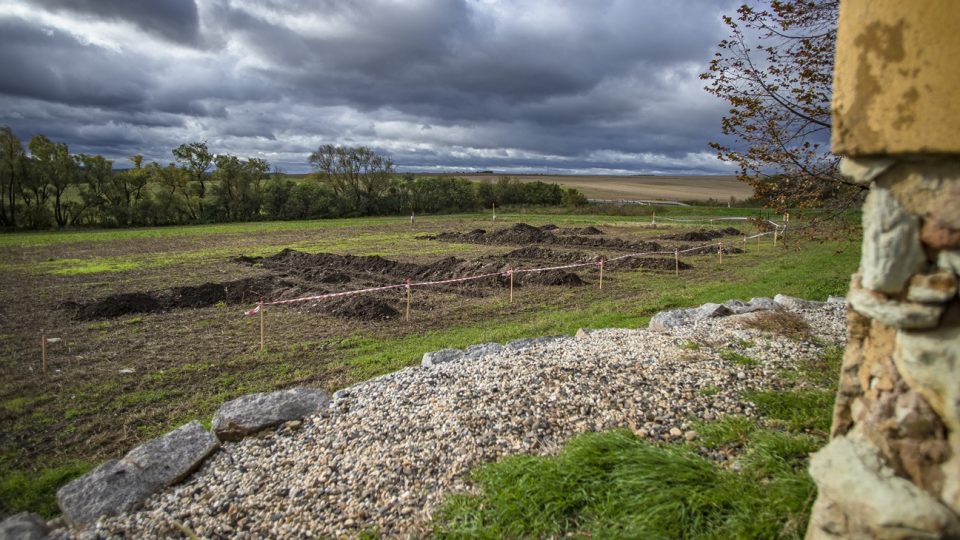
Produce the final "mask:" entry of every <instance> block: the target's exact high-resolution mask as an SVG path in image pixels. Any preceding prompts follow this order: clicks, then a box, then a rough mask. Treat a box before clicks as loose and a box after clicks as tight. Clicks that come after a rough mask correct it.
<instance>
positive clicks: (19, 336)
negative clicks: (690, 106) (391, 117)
mask: <svg viewBox="0 0 960 540" xmlns="http://www.w3.org/2000/svg"><path fill="white" fill-rule="evenodd" d="M664 212H668V211H666V210H664ZM669 212H675V213H674V214H670V215H675V216H687V217H690V216H693V215H694V214H700V215H704V214H706V213H709V214H710V215H730V214H732V213H736V212H737V210H736V209H726V208H723V209H713V210H710V209H704V208H695V209H675V210H674V209H671V210H670V211H669ZM660 215H661V214H660V213H658V216H660ZM521 221H522V222H525V223H529V224H532V225H545V224H548V223H553V224H556V225H558V226H561V227H583V226H586V225H593V226H596V227H599V228H601V229H603V231H604V232H605V233H606V234H605V237H610V238H613V237H616V238H622V239H626V240H636V241H639V240H655V239H657V238H658V237H661V236H663V235H664V234H669V233H676V232H678V231H685V230H690V229H691V228H693V227H695V226H696V225H691V224H673V225H671V226H663V225H661V226H660V227H658V228H651V227H650V226H649V221H650V220H649V217H646V216H636V217H624V216H588V215H577V216H564V215H550V214H533V213H526V214H522V215H521V214H502V213H501V214H500V215H499V216H498V222H497V223H495V224H494V223H491V221H490V220H489V217H488V216H485V215H480V214H477V215H457V216H437V217H428V216H421V217H420V218H418V220H417V222H416V224H415V225H411V224H410V223H409V221H408V220H407V219H405V218H373V219H356V220H327V221H310V222H271V223H242V224H229V225H209V226H193V227H170V228H156V229H131V230H116V231H76V232H64V233H23V234H11V235H4V236H0V254H2V257H0V317H2V319H3V320H4V325H3V329H2V331H0V380H2V382H0V421H2V422H3V426H4V429H3V431H2V433H0V514H8V513H11V512H13V511H17V510H21V509H32V510H35V511H40V512H41V513H43V514H45V515H50V514H51V513H52V512H54V511H55V507H54V506H53V504H52V493H53V491H54V490H55V489H56V487H57V486H59V485H61V484H62V483H63V482H65V481H67V480H69V479H70V478H72V477H73V476H76V475H77V474H80V473H82V472H83V471H84V470H87V469H88V468H90V467H92V466H93V465H94V464H96V463H98V462H100V461H102V460H104V459H107V458H111V457H117V456H119V455H122V454H123V453H124V452H125V451H126V450H128V449H130V448H131V447H133V446H135V445H136V444H139V443H141V442H143V441H145V440H146V439H148V438H151V437H154V436H156V435H158V434H161V433H163V432H164V431H166V430H168V429H170V428H172V427H174V426H176V425H179V424H180V423H183V422H185V421H187V420H190V419H193V418H200V419H202V420H205V421H208V420H209V418H210V416H211V415H212V413H213V412H214V411H215V410H216V409H217V407H219V405H220V404H222V403H223V402H224V401H226V400H228V399H231V398H233V397H236V396H238V395H242V394H245V393H250V392H257V391H266V390H273V389H278V388H284V387H290V386H294V385H308V386H317V387H321V388H324V389H326V390H329V391H334V390H337V389H339V388H342V387H345V386H348V385H349V384H352V383H354V382H357V381H360V380H364V379H367V378H369V377H372V376H376V375H379V374H383V373H387V372H390V371H393V370H396V369H398V368H401V367H404V366H409V365H413V364H416V363H418V362H419V360H420V357H421V356H422V354H423V353H424V352H427V351H431V350H436V349H439V348H443V347H461V346H466V345H469V344H472V343H478V342H486V341H500V342H503V341H507V340H510V339H515V338H519V337H527V336H536V335H548V334H560V333H572V332H575V331H576V330H577V328H579V327H594V328H597V327H607V326H627V327H636V326H640V325H644V324H646V322H647V321H648V319H649V317H650V316H651V315H652V314H654V313H655V312H657V311H659V310H661V309H665V308H670V307H676V306H685V305H693V304H699V303H703V302H707V301H725V300H727V299H730V298H743V299H747V298H749V297H752V296H771V295H773V294H776V293H785V294H793V295H797V296H803V297H808V298H820V299H822V298H824V297H826V296H827V295H828V294H843V293H844V292H845V290H846V286H847V280H848V277H849V275H850V273H851V272H852V271H853V270H854V268H855V266H856V263H857V260H858V258H859V251H858V243H859V239H858V238H855V237H850V235H849V234H848V233H842V234H837V235H836V236H834V235H832V234H827V233H825V234H818V235H814V236H812V237H808V238H802V239H801V238H799V237H796V238H788V241H787V242H786V243H783V242H781V243H780V244H779V245H778V246H777V248H776V249H775V248H774V247H773V245H772V243H771V241H770V237H765V240H764V241H763V243H762V244H760V246H757V245H756V244H754V243H752V242H751V243H748V244H746V245H745V246H743V247H744V248H745V253H740V254H731V255H729V256H726V255H725V256H724V259H723V264H722V266H721V265H720V264H719V261H718V260H717V257H716V256H714V255H699V256H693V257H688V258H684V262H687V263H689V264H691V265H692V266H693V268H692V269H691V270H686V271H684V272H683V273H682V274H681V275H680V276H679V277H678V276H674V274H673V272H672V271H662V270H661V271H658V270H632V271H627V270H623V271H611V272H609V273H608V274H607V275H605V278H604V287H603V290H599V288H598V287H597V282H596V272H595V271H594V270H587V271H584V272H580V273H579V275H580V276H581V277H582V279H583V280H584V281H585V282H586V285H585V286H583V287H575V288H570V287H556V286H546V285H533V284H531V285H528V286H524V287H521V288H518V290H517V291H516V298H515V301H514V302H513V303H510V302H508V300H507V295H506V293H505V290H504V289H503V288H496V287H486V288H477V289H476V290H474V289H471V290H467V291H460V290H452V289H451V290H441V291H434V292H430V291H422V292H421V291H418V292H417V293H416V294H415V297H414V302H413V310H412V321H411V322H409V323H408V322H406V321H404V320H403V318H402V317H394V318H391V319H388V320H361V319H346V318H343V317H338V316H334V315H331V314H329V313H327V312H325V311H323V309H315V308H311V307H310V306H303V305H301V306H298V307H278V308H271V309H269V310H268V311H267V313H266V325H267V350H266V351H265V352H260V351H259V346H258V345H259V337H258V333H257V329H258V325H257V321H256V319H255V318H248V317H244V316H243V315H242V310H243V309H245V308H248V307H250V305H251V303H250V301H246V302H232V301H231V302H217V303H216V304H213V305H208V306H203V307H198V308H191V309H187V308H183V309H170V310H161V311H156V312H149V313H130V314H125V315H122V316H117V317H102V318H95V319H78V318H76V315H75V311H72V310H71V308H70V306H74V305H76V304H87V303H90V302H94V301H96V300H98V299H103V298H105V297H109V296H110V295H114V294H118V293H151V294H152V293H155V292H157V291H168V290H170V289H171V288H172V287H181V286H195V285H199V284H203V283H222V282H225V281H229V280H236V279H244V278H250V279H261V278H264V276H266V275H267V273H268V270H267V269H266V268H264V267H262V266H258V265H256V264H254V265H242V264H238V263H236V262H235V261H234V260H233V259H234V258H235V257H237V256H240V255H245V256H268V255H272V254H274V253H277V252H279V251H281V250H282V249H285V248H293V249H296V250H300V251H303V252H307V253H321V252H324V253H339V254H353V255H380V256H383V257H387V258H390V259H395V260H398V261H403V262H409V263H418V264H426V263H433V262H435V261H438V260H440V259H443V258H444V257H449V256H455V257H457V258H459V259H463V260H465V261H468V262H469V261H473V260H477V261H502V260H503V259H502V258H503V255H504V254H505V253H507V252H509V251H511V250H514V249H516V248H517V247H519V246H517V245H506V244H477V243H458V242H439V241H436V240H429V239H425V238H423V236H424V235H435V234H438V233H440V232H444V231H461V232H466V231H470V230H471V229H475V228H485V229H495V228H499V227H506V226H510V225H512V224H514V223H517V222H521ZM727 225H729V224H728V223H725V224H724V225H723V226H727ZM706 226H707V227H710V225H709V224H707V225H706ZM748 232H749V231H748ZM658 241H660V242H664V243H666V244H669V243H670V242H669V241H667V240H658ZM580 251H583V252H584V253H587V254H591V255H592V254H603V255H607V256H611V255H615V254H616V253H614V252H607V251H606V250H605V249H603V248H581V249H580ZM531 264H532V263H531ZM401 281H402V280H401ZM353 286H355V284H354V283H349V284H346V285H343V286H342V288H347V289H349V288H351V287H353ZM302 292H304V293H305V292H311V291H308V290H303V291H302ZM382 300H383V301H384V302H386V303H389V304H392V305H394V306H396V307H400V306H401V304H402V296H400V295H399V294H398V295H393V296H391V295H382ZM74 303H76V304H74ZM41 335H47V336H53V337H59V338H61V341H60V342H58V343H52V344H50V346H49V348H48V373H47V374H46V375H44V374H42V373H41V372H40V358H39V339H40V336H41Z"/></svg>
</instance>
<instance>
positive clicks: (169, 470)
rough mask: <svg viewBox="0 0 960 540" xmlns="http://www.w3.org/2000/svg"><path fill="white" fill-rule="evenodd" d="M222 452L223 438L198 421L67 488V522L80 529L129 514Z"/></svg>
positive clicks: (63, 504) (62, 500)
mask: <svg viewBox="0 0 960 540" xmlns="http://www.w3.org/2000/svg"><path fill="white" fill-rule="evenodd" d="M219 446H220V442H219V441H218V440H217V438H216V437H214V436H213V434H212V433H210V432H209V431H207V430H206V429H204V428H203V426H202V425H201V424H200V422H197V421H196V420H194V421H193V422H190V423H189V424H186V425H184V426H181V427H179V428H177V429H175V430H173V431H171V432H170V433H167V434H166V435H164V436H162V437H158V438H156V439H153V440H150V441H148V442H146V443H144V444H142V445H140V446H138V447H136V448H134V449H133V450H131V451H130V452H129V453H127V455H126V456H124V457H123V458H121V459H119V460H111V461H108V462H106V463H104V464H103V465H100V466H99V467H97V468H96V469H94V470H92V471H90V472H89V473H87V474H85V475H83V476H81V477H80V478H77V479H76V480H74V481H72V482H70V483H69V484H67V485H66V486H63V487H62V488H60V490H59V491H57V503H58V504H59V505H60V510H62V511H63V515H64V517H66V519H67V521H69V522H70V523H71V524H73V525H77V526H81V525H89V524H91V523H93V522H94V521H96V520H97V518H99V517H101V516H114V515H117V514H120V513H122V512H126V511H128V510H131V509H133V508H135V507H136V506H138V505H140V504H141V503H142V502H143V501H144V500H146V498H147V497H149V496H150V495H152V494H153V493H155V492H157V491H159V490H160V489H161V488H163V487H166V486H169V485H173V484H175V483H177V482H179V481H180V480H183V479H184V478H185V477H186V476H187V475H189V474H190V473H191V472H193V471H194V470H195V469H196V468H197V467H198V466H199V465H200V463H202V462H203V460H204V459H206V458H207V456H209V455H210V454H211V453H213V451H214V450H216V449H217V448H218V447H219Z"/></svg>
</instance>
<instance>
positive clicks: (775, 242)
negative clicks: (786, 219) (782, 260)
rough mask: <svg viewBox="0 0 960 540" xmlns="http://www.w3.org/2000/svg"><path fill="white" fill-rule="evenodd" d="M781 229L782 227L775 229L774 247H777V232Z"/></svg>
mask: <svg viewBox="0 0 960 540" xmlns="http://www.w3.org/2000/svg"><path fill="white" fill-rule="evenodd" d="M779 230H780V229H774V230H773V247H777V232H779Z"/></svg>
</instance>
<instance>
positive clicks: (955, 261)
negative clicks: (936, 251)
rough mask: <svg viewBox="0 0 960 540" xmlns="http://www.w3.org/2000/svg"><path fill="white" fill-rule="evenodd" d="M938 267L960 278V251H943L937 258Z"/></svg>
mask: <svg viewBox="0 0 960 540" xmlns="http://www.w3.org/2000/svg"><path fill="white" fill-rule="evenodd" d="M937 266H938V267H940V268H941V269H943V270H948V271H950V272H953V274H954V275H955V276H960V251H958V250H950V251H941V252H940V255H939V256H938V257H937Z"/></svg>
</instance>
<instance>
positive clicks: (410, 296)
mask: <svg viewBox="0 0 960 540" xmlns="http://www.w3.org/2000/svg"><path fill="white" fill-rule="evenodd" d="M412 296H413V291H412V290H411V289H410V278H407V322H410V300H411V298H412Z"/></svg>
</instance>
